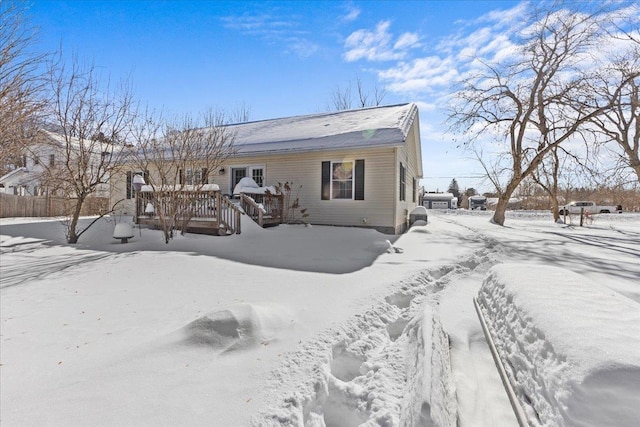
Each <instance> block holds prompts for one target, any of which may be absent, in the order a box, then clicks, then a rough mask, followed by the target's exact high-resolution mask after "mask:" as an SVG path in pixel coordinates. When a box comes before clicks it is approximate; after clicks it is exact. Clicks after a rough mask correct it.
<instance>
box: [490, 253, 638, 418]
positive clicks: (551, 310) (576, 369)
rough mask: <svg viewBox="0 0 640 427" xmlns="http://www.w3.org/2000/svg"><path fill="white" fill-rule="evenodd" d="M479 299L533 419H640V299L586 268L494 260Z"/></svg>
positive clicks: (522, 399)
mask: <svg viewBox="0 0 640 427" xmlns="http://www.w3.org/2000/svg"><path fill="white" fill-rule="evenodd" d="M541 276H542V277H545V278H546V280H545V281H543V282H541V281H540V277H541ZM478 303H479V305H480V307H481V310H482V312H483V316H484V317H485V320H486V321H487V324H488V328H489V331H490V333H491V336H492V337H493V339H494V341H495V344H496V347H497V349H498V352H499V354H500V358H501V360H502V362H503V364H504V365H505V370H506V371H507V375H508V376H509V377H510V382H511V383H512V385H513V386H514V390H515V393H516V394H517V395H518V399H519V401H520V403H521V404H522V406H523V408H524V410H525V412H526V414H527V418H528V420H529V423H530V424H531V425H534V426H594V425H598V426H604V425H612V426H613V425H616V426H623V425H629V426H631V425H637V424H636V423H637V421H638V420H640V351H639V349H640V305H639V304H637V303H636V302H634V301H632V300H630V299H628V298H626V297H624V296H622V295H620V294H618V293H616V292H614V291H612V290H610V289H607V288H604V287H602V286H600V285H598V284H597V283H595V282H592V281H590V280H588V279H587V278H585V277H584V276H582V275H580V274H577V273H574V272H571V271H568V270H565V269H561V268H557V267H548V266H540V265H525V264H501V265H497V266H494V267H492V269H491V270H490V271H489V273H488V275H487V278H486V280H485V281H484V283H483V285H482V287H481V289H480V291H479V294H478Z"/></svg>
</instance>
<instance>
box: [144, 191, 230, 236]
mask: <svg viewBox="0 0 640 427" xmlns="http://www.w3.org/2000/svg"><path fill="white" fill-rule="evenodd" d="M149 204H151V207H152V209H151V210H148V209H147V206H148V205H149ZM241 215H242V212H241V211H240V210H239V209H238V207H237V206H235V205H234V204H233V203H231V202H230V201H229V200H228V199H227V198H226V197H224V196H222V194H221V193H220V191H209V190H207V191H197V190H194V191H182V190H161V191H143V192H138V193H136V218H138V222H144V223H151V224H156V225H158V224H160V223H162V222H164V221H166V220H167V219H173V217H174V216H175V220H176V224H175V227H176V228H178V229H190V228H191V229H194V228H210V229H218V230H219V231H222V230H224V232H225V233H226V234H240V231H241V228H240V216H241ZM160 217H162V218H160Z"/></svg>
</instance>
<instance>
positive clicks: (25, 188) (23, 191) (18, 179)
mask: <svg viewBox="0 0 640 427" xmlns="http://www.w3.org/2000/svg"><path fill="white" fill-rule="evenodd" d="M72 142H73V144H72V146H71V147H70V148H71V151H70V153H71V154H69V157H71V158H72V159H73V156H74V151H73V150H79V148H78V147H79V142H77V141H75V140H74V141H72ZM101 145H104V144H103V143H96V144H95V147H98V148H99V147H100V146H101ZM95 147H91V148H92V149H94V151H96V153H93V154H92V155H91V157H92V159H91V161H90V162H89V168H92V167H96V166H95V165H97V164H98V163H99V161H100V156H101V155H102V151H100V150H99V149H98V150H96V148H95ZM98 151H99V152H98ZM66 158H67V143H66V141H65V139H64V137H63V136H62V135H60V134H57V133H55V132H50V131H46V130H41V131H40V132H39V134H38V139H37V140H34V141H33V143H31V144H28V145H27V146H26V147H25V151H24V153H23V155H22V159H21V163H22V164H21V166H20V167H18V168H16V169H15V170H13V171H11V172H9V173H7V174H5V175H4V176H2V177H0V192H3V193H7V194H14V195H19V196H41V195H45V194H47V192H49V193H50V194H56V192H57V191H56V190H57V189H56V188H47V187H46V185H45V183H43V179H42V178H43V174H44V173H45V171H49V172H50V173H51V174H54V173H55V168H56V167H59V166H60V164H61V162H64V161H65V159H66ZM109 191H110V190H109V183H108V182H105V183H104V184H99V185H98V188H97V191H96V192H95V193H94V194H93V195H94V196H95V197H109ZM60 195H62V194H60Z"/></svg>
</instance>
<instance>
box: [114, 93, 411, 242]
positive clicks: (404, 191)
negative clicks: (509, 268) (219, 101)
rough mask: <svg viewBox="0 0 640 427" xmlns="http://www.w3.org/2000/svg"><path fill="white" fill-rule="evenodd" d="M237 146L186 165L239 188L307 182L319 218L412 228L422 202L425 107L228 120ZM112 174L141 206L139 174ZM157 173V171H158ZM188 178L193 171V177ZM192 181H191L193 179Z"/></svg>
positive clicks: (202, 176) (305, 191)
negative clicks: (135, 187)
mask: <svg viewBox="0 0 640 427" xmlns="http://www.w3.org/2000/svg"><path fill="white" fill-rule="evenodd" d="M227 127H228V129H229V130H230V131H231V132H233V133H234V134H235V141H234V147H235V150H236V153H235V154H234V156H233V157H232V158H230V159H229V160H228V161H227V162H226V164H225V165H223V167H221V168H219V170H217V171H207V170H201V169H198V170H194V171H185V177H187V178H188V177H189V176H191V177H192V180H195V181H197V182H207V183H212V184H217V185H218V186H219V188H220V191H221V192H222V193H226V194H231V193H232V191H233V189H234V187H235V186H236V184H237V183H238V182H239V181H240V180H241V179H242V178H244V177H251V178H252V179H253V180H254V181H255V182H257V183H258V184H259V185H260V186H269V185H276V184H277V183H278V182H281V183H285V182H289V183H293V186H294V188H298V187H299V186H301V188H300V191H299V193H298V194H297V197H298V198H299V203H300V206H301V207H304V208H306V209H307V212H308V213H309V217H308V218H307V220H308V222H309V223H311V224H322V225H339V226H359V227H369V228H374V229H377V230H380V231H383V232H386V233H400V232H402V231H404V230H405V229H406V226H407V219H408V213H409V212H410V211H411V210H412V209H413V208H414V207H416V206H418V205H419V203H420V200H419V194H418V189H419V187H418V184H419V180H420V178H422V175H423V172H422V153H421V142H420V127H419V117H418V108H417V106H416V105H415V104H412V103H411V104H401V105H392V106H382V107H371V108H362V109H357V110H348V111H339V112H331V113H320V114H311V115H304V116H295V117H287V118H281V119H273V120H262V121H255V122H249V123H241V124H235V125H228V126H227ZM137 172H138V171H135V170H133V168H132V170H130V171H128V172H127V171H123V172H122V174H121V175H122V176H120V177H119V179H115V177H113V179H112V183H113V185H112V194H111V198H112V200H119V199H126V202H125V203H124V205H123V210H124V211H125V212H127V213H130V214H132V213H134V212H135V203H134V197H135V195H134V192H133V191H132V189H131V182H132V180H131V176H132V175H133V174H134V173H137ZM150 173H151V174H153V171H150ZM187 181H188V179H187ZM185 183H188V182H185Z"/></svg>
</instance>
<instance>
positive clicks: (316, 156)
mask: <svg viewBox="0 0 640 427" xmlns="http://www.w3.org/2000/svg"><path fill="white" fill-rule="evenodd" d="M393 152H394V150H393V149H388V148H386V149H370V150H359V151H357V152H352V151H323V152H318V153H304V154H288V155H287V154H284V155H273V156H256V157H240V158H235V159H233V161H232V162H229V165H228V166H225V170H226V171H227V172H226V173H225V175H222V176H220V175H216V176H213V177H212V178H213V179H212V180H210V182H214V183H216V184H218V185H219V186H220V189H221V190H222V192H224V193H229V192H230V191H231V190H232V189H231V188H230V183H231V176H230V170H231V167H232V166H235V167H237V166H242V165H265V185H276V184H277V183H278V182H280V183H285V182H289V183H292V184H293V189H294V193H295V192H297V193H298V197H299V199H300V206H301V207H303V208H307V209H308V213H309V218H308V219H307V220H308V222H310V223H311V224H325V225H348V226H369V227H387V228H393V227H394V223H393V204H392V202H391V200H393V194H394V189H393V188H394V187H393V186H394V179H393V176H394V155H393ZM359 159H364V161H365V174H364V179H365V182H364V194H365V197H364V200H321V190H322V162H323V161H355V160H359ZM300 186H302V187H301V188H299V187H300ZM298 188H299V190H298ZM365 219H366V222H365Z"/></svg>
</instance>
